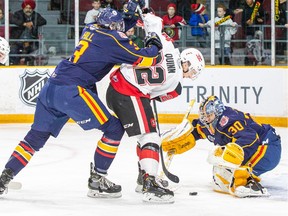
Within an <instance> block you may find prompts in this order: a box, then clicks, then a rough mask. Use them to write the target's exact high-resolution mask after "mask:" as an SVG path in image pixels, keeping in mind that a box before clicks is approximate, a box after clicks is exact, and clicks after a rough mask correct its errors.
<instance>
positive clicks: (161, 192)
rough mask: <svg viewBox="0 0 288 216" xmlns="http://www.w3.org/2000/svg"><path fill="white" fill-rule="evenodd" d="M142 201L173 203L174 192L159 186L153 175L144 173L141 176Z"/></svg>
mask: <svg viewBox="0 0 288 216" xmlns="http://www.w3.org/2000/svg"><path fill="white" fill-rule="evenodd" d="M143 201H144V202H150V203H159V204H160V203H174V193H173V191H170V190H168V189H166V188H163V187H160V185H159V184H158V183H157V182H156V180H155V176H150V175H148V174H145V175H144V177H143Z"/></svg>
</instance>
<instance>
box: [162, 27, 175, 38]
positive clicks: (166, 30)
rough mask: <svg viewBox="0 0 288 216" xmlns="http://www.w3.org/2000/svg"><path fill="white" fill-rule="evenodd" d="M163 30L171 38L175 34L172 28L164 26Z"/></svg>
mask: <svg viewBox="0 0 288 216" xmlns="http://www.w3.org/2000/svg"><path fill="white" fill-rule="evenodd" d="M164 31H165V33H166V34H167V35H168V36H169V37H171V38H173V37H174V36H175V30H174V29H172V28H165V29H164Z"/></svg>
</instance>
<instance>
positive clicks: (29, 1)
mask: <svg viewBox="0 0 288 216" xmlns="http://www.w3.org/2000/svg"><path fill="white" fill-rule="evenodd" d="M21 6H22V10H19V11H16V12H15V13H14V14H13V15H12V16H11V19H10V22H11V24H15V25H16V26H17V27H14V28H13V29H12V30H11V37H10V38H11V39H27V41H25V42H24V43H23V42H13V43H12V44H11V51H10V53H11V54H29V53H31V52H33V51H35V50H37V49H38V46H39V44H38V43H36V42H31V41H29V40H31V39H38V28H39V26H43V25H46V23H47V21H46V19H45V18H44V17H42V16H41V15H40V14H39V13H37V12H35V11H34V9H35V7H36V3H35V1H33V0H24V1H23V2H22V5H21ZM32 60H33V59H32V58H31V57H23V58H19V57H11V58H10V64H14V65H15V64H16V65H17V64H20V62H21V64H25V65H26V64H32Z"/></svg>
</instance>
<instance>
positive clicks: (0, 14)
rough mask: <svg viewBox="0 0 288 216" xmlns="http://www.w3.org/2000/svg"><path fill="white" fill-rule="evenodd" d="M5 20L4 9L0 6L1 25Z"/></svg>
mask: <svg viewBox="0 0 288 216" xmlns="http://www.w3.org/2000/svg"><path fill="white" fill-rule="evenodd" d="M4 22H5V18H4V13H3V10H2V9H1V8H0V25H3V24H4Z"/></svg>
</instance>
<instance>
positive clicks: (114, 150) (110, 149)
mask: <svg viewBox="0 0 288 216" xmlns="http://www.w3.org/2000/svg"><path fill="white" fill-rule="evenodd" d="M97 147H98V148H100V149H101V150H102V151H105V152H108V153H113V154H116V153H117V150H118V145H117V146H111V145H108V144H106V143H103V142H102V141H101V140H99V141H98V145H97Z"/></svg>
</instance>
